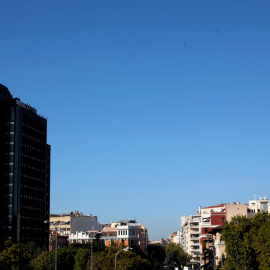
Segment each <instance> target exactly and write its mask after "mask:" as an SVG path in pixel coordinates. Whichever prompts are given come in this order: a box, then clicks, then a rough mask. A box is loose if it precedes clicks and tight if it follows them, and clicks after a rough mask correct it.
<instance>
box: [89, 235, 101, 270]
mask: <svg viewBox="0 0 270 270" xmlns="http://www.w3.org/2000/svg"><path fill="white" fill-rule="evenodd" d="M98 234H101V232H96V233H94V234H93V235H92V234H89V236H90V237H91V239H92V241H91V270H93V239H94V237H95V236H96V235H98Z"/></svg>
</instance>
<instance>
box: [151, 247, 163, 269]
mask: <svg viewBox="0 0 270 270" xmlns="http://www.w3.org/2000/svg"><path fill="white" fill-rule="evenodd" d="M147 253H148V255H149V257H150V260H151V261H152V263H153V265H154V267H155V268H157V267H158V266H159V265H161V264H162V263H164V261H165V258H166V252H165V249H164V248H163V246H162V245H161V244H160V243H158V244H151V245H148V247H147Z"/></svg>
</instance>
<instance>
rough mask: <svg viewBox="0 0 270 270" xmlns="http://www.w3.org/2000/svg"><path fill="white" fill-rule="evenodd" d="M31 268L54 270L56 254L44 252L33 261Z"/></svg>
mask: <svg viewBox="0 0 270 270" xmlns="http://www.w3.org/2000/svg"><path fill="white" fill-rule="evenodd" d="M31 266H32V267H33V268H34V269H35V270H53V269H54V268H55V253H53V252H48V251H43V252H42V253H41V254H39V255H38V256H37V258H35V259H34V260H32V261H31Z"/></svg>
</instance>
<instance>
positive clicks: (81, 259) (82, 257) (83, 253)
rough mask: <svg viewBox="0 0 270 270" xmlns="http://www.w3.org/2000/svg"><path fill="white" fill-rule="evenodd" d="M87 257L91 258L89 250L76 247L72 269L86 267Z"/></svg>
mask: <svg viewBox="0 0 270 270" xmlns="http://www.w3.org/2000/svg"><path fill="white" fill-rule="evenodd" d="M89 258H91V250H89V249H82V248H80V249H78V251H77V253H76V255H75V266H74V270H85V269H86V268H87V262H88V260H89Z"/></svg>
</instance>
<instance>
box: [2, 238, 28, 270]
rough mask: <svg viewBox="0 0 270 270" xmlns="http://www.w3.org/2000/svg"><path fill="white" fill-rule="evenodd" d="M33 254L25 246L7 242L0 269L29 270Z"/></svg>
mask: <svg viewBox="0 0 270 270" xmlns="http://www.w3.org/2000/svg"><path fill="white" fill-rule="evenodd" d="M30 255H31V253H30V250H29V247H28V246H27V245H25V244H17V243H12V242H11V241H10V240H8V241H6V243H5V248H4V250H3V251H2V252H1V253H0V269H5V270H17V269H28V265H29V261H30V259H31V257H30Z"/></svg>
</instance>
